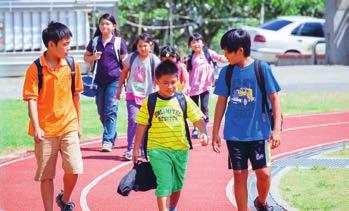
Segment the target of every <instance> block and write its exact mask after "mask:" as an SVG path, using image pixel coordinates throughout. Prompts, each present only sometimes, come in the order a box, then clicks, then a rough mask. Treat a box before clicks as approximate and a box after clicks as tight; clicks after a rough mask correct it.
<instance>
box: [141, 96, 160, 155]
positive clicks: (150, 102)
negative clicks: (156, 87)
mask: <svg viewBox="0 0 349 211" xmlns="http://www.w3.org/2000/svg"><path fill="white" fill-rule="evenodd" d="M157 97H158V92H154V93H151V94H150V95H149V96H148V102H147V107H148V113H149V118H148V129H147V131H146V132H145V137H144V140H143V151H144V157H145V158H146V159H147V160H148V153H147V148H148V132H149V128H151V122H152V120H153V115H154V109H155V105H156V98H157Z"/></svg>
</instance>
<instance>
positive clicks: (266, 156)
mask: <svg viewBox="0 0 349 211" xmlns="http://www.w3.org/2000/svg"><path fill="white" fill-rule="evenodd" d="M226 142H227V148H228V151H229V157H228V168H229V169H234V170H245V169H247V168H248V160H250V162H251V165H252V169H253V170H256V169H261V168H266V167H268V166H270V165H271V155H270V146H269V142H268V141H264V140H260V141H226Z"/></svg>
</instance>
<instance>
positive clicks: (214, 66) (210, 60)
mask: <svg viewBox="0 0 349 211" xmlns="http://www.w3.org/2000/svg"><path fill="white" fill-rule="evenodd" d="M204 55H205V58H206V60H207V62H208V63H209V64H210V65H212V66H213V68H217V62H215V61H213V59H212V57H211V54H210V52H209V51H208V48H204Z"/></svg>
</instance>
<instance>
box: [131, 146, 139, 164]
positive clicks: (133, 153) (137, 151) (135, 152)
mask: <svg viewBox="0 0 349 211" xmlns="http://www.w3.org/2000/svg"><path fill="white" fill-rule="evenodd" d="M138 156H139V150H138V149H137V150H136V149H133V151H132V162H134V163H136V162H137V160H138Z"/></svg>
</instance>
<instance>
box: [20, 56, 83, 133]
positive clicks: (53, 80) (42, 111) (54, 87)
mask: <svg viewBox="0 0 349 211" xmlns="http://www.w3.org/2000/svg"><path fill="white" fill-rule="evenodd" d="M40 64H41V66H42V74H43V77H42V87H41V89H40V93H38V87H39V85H38V84H39V79H38V71H37V68H36V65H35V63H32V64H31V65H30V66H29V68H28V70H27V72H26V76H25V81H24V85H23V100H25V101H28V100H30V99H34V100H37V109H38V118H39V125H40V128H41V129H42V130H43V131H44V132H45V137H55V136H60V135H63V134H65V133H67V132H70V131H76V130H78V117H77V112H76V109H75V106H74V102H73V97H72V93H71V70H70V67H69V65H68V64H67V62H66V60H65V59H61V61H60V63H59V64H58V65H57V67H56V69H55V70H52V69H51V68H49V67H48V65H47V62H46V60H45V57H44V55H42V56H40ZM82 91H83V83H82V79H81V74H80V67H79V65H78V64H76V62H75V92H74V93H75V94H78V93H81V92H82ZM28 134H29V135H31V136H34V127H33V123H32V121H31V120H30V121H29V131H28Z"/></svg>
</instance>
